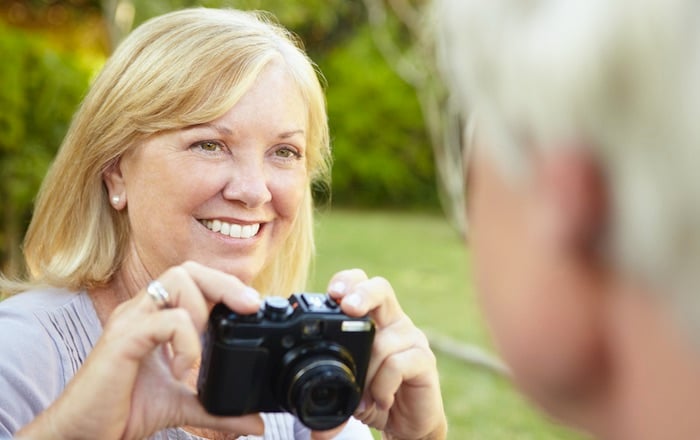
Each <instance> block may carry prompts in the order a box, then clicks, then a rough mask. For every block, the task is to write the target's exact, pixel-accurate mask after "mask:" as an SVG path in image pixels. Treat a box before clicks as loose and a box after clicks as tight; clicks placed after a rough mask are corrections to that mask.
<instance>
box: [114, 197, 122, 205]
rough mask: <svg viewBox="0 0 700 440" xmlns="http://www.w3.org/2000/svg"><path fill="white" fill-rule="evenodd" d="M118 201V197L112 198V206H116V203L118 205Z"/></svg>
mask: <svg viewBox="0 0 700 440" xmlns="http://www.w3.org/2000/svg"><path fill="white" fill-rule="evenodd" d="M119 200H120V198H119V196H112V204H113V205H116V204H117V203H119Z"/></svg>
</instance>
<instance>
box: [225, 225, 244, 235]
mask: <svg viewBox="0 0 700 440" xmlns="http://www.w3.org/2000/svg"><path fill="white" fill-rule="evenodd" d="M241 229H242V228H241V225H237V224H235V223H234V224H232V225H231V230H230V231H228V235H230V236H231V237H235V238H241V237H242V235H241Z"/></svg>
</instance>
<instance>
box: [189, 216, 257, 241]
mask: <svg viewBox="0 0 700 440" xmlns="http://www.w3.org/2000/svg"><path fill="white" fill-rule="evenodd" d="M200 222H201V223H202V224H203V225H204V226H205V227H206V228H207V229H209V230H210V231H213V232H216V233H219V234H221V235H225V236H227V237H233V238H253V237H255V235H256V234H257V233H258V231H260V223H254V224H252V225H239V224H237V223H226V222H222V221H221V220H200Z"/></svg>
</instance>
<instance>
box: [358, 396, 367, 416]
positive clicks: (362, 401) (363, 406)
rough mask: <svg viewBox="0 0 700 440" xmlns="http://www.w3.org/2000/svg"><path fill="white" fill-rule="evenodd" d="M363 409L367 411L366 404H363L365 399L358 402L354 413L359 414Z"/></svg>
mask: <svg viewBox="0 0 700 440" xmlns="http://www.w3.org/2000/svg"><path fill="white" fill-rule="evenodd" d="M365 409H367V402H365V399H362V400H360V403H359V404H358V405H357V409H355V412H356V413H361V412H363V411H364V410H365Z"/></svg>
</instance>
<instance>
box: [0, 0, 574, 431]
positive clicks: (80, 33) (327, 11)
mask: <svg viewBox="0 0 700 440" xmlns="http://www.w3.org/2000/svg"><path fill="white" fill-rule="evenodd" d="M430 3H431V0H238V1H234V0H228V1H227V0H199V1H193V0H24V1H13V0H0V61H1V62H0V182H1V183H0V206H1V207H2V210H1V211H2V212H1V213H0V224H1V226H0V271H2V272H3V273H4V274H5V275H9V276H14V275H21V274H22V272H23V267H22V258H21V242H22V237H23V235H24V231H25V229H26V227H27V224H28V221H29V219H30V216H31V211H32V201H33V198H34V196H35V194H36V191H37V189H38V186H39V184H40V182H41V179H42V177H43V175H44V173H45V172H46V169H47V167H48V165H49V164H50V162H51V160H52V158H53V156H54V154H55V152H56V150H57V148H58V146H59V145H60V143H61V140H62V138H63V135H64V133H65V131H66V129H67V126H68V124H69V122H70V119H71V116H72V114H73V112H74V111H75V109H76V108H77V106H78V104H79V102H80V100H81V98H82V96H83V95H84V93H85V92H86V90H87V88H88V86H89V84H90V80H91V78H92V77H93V76H94V75H95V74H96V73H97V71H98V70H99V69H100V67H101V65H102V64H103V63H104V61H105V59H106V58H107V57H108V56H109V54H110V53H111V51H112V50H113V48H114V47H116V45H118V44H119V41H120V40H121V39H122V38H123V37H124V36H125V35H126V34H128V33H129V32H130V31H131V30H132V29H133V28H134V27H135V26H137V25H138V24H140V23H141V22H143V21H144V20H147V19H148V18H150V17H153V16H155V15H159V14H162V13H164V12H167V11H170V10H175V9H180V8H184V7H193V6H206V7H234V8H239V9H263V10H267V11H270V12H272V13H273V14H274V15H275V16H276V17H277V19H278V20H279V21H280V22H281V23H282V24H283V25H285V26H286V27H287V28H289V29H290V30H292V31H293V32H295V33H296V34H297V35H298V36H299V37H300V38H301V39H302V41H303V42H304V44H305V47H306V50H307V52H308V53H309V55H310V56H311V58H312V59H313V60H314V61H315V62H316V63H317V64H318V66H319V68H320V70H321V71H322V72H323V75H324V77H325V79H326V83H327V100H328V113H329V121H330V126H331V135H332V146H333V155H334V162H335V165H334V169H333V190H332V196H330V197H329V196H328V195H324V194H321V198H322V200H319V201H320V202H322V203H320V206H321V208H320V210H319V216H318V222H317V223H318V224H317V233H318V240H317V244H318V259H317V263H316V268H315V271H314V276H313V279H312V282H311V284H312V285H311V287H312V288H313V289H315V290H322V289H325V286H326V282H327V280H328V279H329V277H330V276H331V275H332V274H333V273H334V272H336V271H337V270H340V269H345V268H350V267H361V268H363V269H364V270H365V271H366V272H367V273H368V274H369V275H370V276H373V275H381V276H384V277H386V278H388V279H389V280H390V281H391V282H392V283H393V285H394V288H395V289H396V292H397V295H398V296H399V299H400V301H401V303H402V306H403V307H404V309H405V310H406V311H407V313H408V314H409V315H410V316H411V317H412V319H413V320H414V322H416V324H417V325H419V326H420V327H421V328H423V329H424V330H425V331H426V333H428V334H429V336H430V339H431V344H432V346H433V348H434V350H435V351H436V354H437V356H438V366H439V368H440V374H441V381H442V385H443V393H444V397H445V406H446V409H447V412H448V417H449V422H450V435H449V438H451V439H466V438H475V439H487V440H490V439H580V438H584V437H583V436H581V435H580V434H578V433H574V432H571V431H569V430H566V429H564V428H562V427H561V426H558V425H557V424H556V422H554V421H552V420H548V419H547V418H546V417H545V416H544V415H543V414H541V413H540V412H539V411H538V410H537V409H536V408H534V407H532V406H531V405H530V404H529V403H528V402H526V401H525V400H523V399H522V398H521V397H520V396H519V395H518V394H517V392H516V391H515V390H514V389H513V387H512V386H511V384H510V382H509V380H508V375H507V371H506V370H505V368H504V367H503V366H502V365H501V363H500V362H499V360H498V359H497V357H495V356H494V355H493V354H492V353H493V352H494V349H493V347H492V344H491V342H490V340H489V338H488V333H487V331H486V328H485V325H484V323H483V321H482V318H481V316H480V314H479V311H478V304H476V301H475V298H474V295H473V287H472V282H471V266H470V256H469V251H468V248H465V247H464V245H463V240H462V238H461V237H462V236H463V233H464V231H463V229H462V226H461V225H463V224H464V222H463V219H462V218H461V215H462V210H461V208H460V206H461V200H460V193H461V191H460V186H461V182H462V179H461V173H460V167H461V165H460V162H459V158H457V157H454V156H450V154H451V153H450V151H455V150H454V149H449V148H445V145H449V144H450V143H454V142H458V141H459V139H458V134H459V120H458V118H457V117H456V116H455V115H454V114H453V113H452V112H451V111H450V106H449V100H448V96H449V95H448V94H447V93H446V92H445V90H444V88H443V86H442V84H441V82H440V81H439V75H438V72H437V69H436V67H435V66H436V63H435V58H434V57H435V51H434V48H433V45H432V42H431V38H430V35H431V32H430V30H431V28H430V25H431V14H430ZM452 154H453V153H452ZM57 196H59V197H60V195H57ZM375 434H376V433H375ZM377 437H378V436H377Z"/></svg>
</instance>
